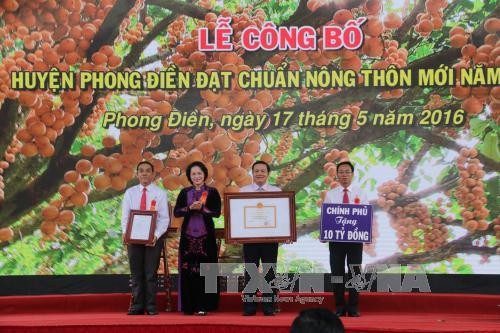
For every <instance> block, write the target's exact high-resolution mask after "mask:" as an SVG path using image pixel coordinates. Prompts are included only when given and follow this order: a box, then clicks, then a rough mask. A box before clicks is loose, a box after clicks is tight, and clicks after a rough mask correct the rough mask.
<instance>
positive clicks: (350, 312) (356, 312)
mask: <svg viewBox="0 0 500 333" xmlns="http://www.w3.org/2000/svg"><path fill="white" fill-rule="evenodd" d="M348 314H349V317H359V316H360V314H359V312H358V311H356V310H354V311H349V312H348Z"/></svg>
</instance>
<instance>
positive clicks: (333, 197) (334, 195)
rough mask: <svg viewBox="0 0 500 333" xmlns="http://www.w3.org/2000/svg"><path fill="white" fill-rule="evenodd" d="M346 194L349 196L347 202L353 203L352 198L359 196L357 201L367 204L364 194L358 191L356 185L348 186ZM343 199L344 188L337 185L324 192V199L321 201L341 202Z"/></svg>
mask: <svg viewBox="0 0 500 333" xmlns="http://www.w3.org/2000/svg"><path fill="white" fill-rule="evenodd" d="M347 196H348V197H349V203H350V204H354V203H355V202H354V200H355V199H356V197H357V198H359V203H360V204H363V205H367V204H368V201H367V200H366V195H365V194H364V193H363V192H361V191H360V189H359V188H357V187H356V186H353V185H351V186H349V187H348V188H347ZM343 201H344V188H343V187H342V186H341V185H339V186H337V187H336V188H334V189H332V190H330V191H328V192H326V196H325V201H323V203H343Z"/></svg>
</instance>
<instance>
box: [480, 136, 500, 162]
mask: <svg viewBox="0 0 500 333" xmlns="http://www.w3.org/2000/svg"><path fill="white" fill-rule="evenodd" d="M479 150H480V151H481V153H483V154H484V155H486V156H487V157H489V158H491V159H492V160H494V161H495V162H499V161H500V151H499V149H498V134H497V132H490V133H488V134H486V136H485V137H484V142H483V144H482V145H481V147H480V148H479Z"/></svg>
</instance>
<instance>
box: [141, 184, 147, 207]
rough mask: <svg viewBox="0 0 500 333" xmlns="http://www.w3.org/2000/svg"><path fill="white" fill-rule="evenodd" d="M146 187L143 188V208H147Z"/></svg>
mask: <svg viewBox="0 0 500 333" xmlns="http://www.w3.org/2000/svg"><path fill="white" fill-rule="evenodd" d="M146 191H147V190H146V188H143V189H142V197H141V208H140V209H141V210H146Z"/></svg>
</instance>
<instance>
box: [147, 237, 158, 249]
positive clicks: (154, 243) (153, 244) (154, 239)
mask: <svg viewBox="0 0 500 333" xmlns="http://www.w3.org/2000/svg"><path fill="white" fill-rule="evenodd" d="M155 245H156V236H155V238H153V241H152V242H151V243H148V244H146V246H151V247H153V246H155Z"/></svg>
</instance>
